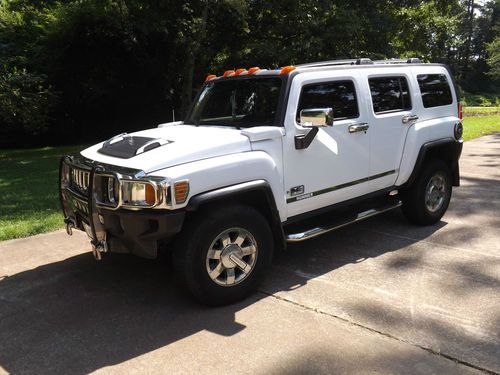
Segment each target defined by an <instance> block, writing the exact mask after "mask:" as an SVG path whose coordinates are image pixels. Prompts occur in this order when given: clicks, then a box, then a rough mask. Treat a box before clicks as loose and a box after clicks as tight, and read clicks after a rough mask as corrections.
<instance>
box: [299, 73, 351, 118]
mask: <svg viewBox="0 0 500 375" xmlns="http://www.w3.org/2000/svg"><path fill="white" fill-rule="evenodd" d="M311 108H333V116H334V118H335V119H337V120H341V119H348V118H356V117H358V102H357V100H356V91H355V90H354V83H353V82H352V81H337V82H328V83H315V84H312V85H306V86H304V87H303V88H302V93H301V95H300V101H299V108H298V110H297V122H298V121H299V120H300V111H301V110H303V109H311Z"/></svg>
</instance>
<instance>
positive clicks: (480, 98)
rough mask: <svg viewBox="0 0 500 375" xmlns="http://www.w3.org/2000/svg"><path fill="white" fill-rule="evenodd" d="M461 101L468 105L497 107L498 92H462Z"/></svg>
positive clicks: (498, 101) (499, 102) (498, 102)
mask: <svg viewBox="0 0 500 375" xmlns="http://www.w3.org/2000/svg"><path fill="white" fill-rule="evenodd" d="M461 103H462V105H463V106H469V107H498V106H500V95H499V94H486V93H482V94H470V93H466V92H464V93H462V95H461Z"/></svg>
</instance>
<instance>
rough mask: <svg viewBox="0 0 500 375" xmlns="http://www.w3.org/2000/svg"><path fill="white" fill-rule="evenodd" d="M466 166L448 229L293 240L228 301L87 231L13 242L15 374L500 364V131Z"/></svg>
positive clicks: (4, 265) (1, 262) (4, 368)
mask: <svg viewBox="0 0 500 375" xmlns="http://www.w3.org/2000/svg"><path fill="white" fill-rule="evenodd" d="M461 173H462V187H460V188H457V189H455V190H454V195H453V200H452V202H451V205H450V209H449V211H448V213H447V215H446V216H445V217H444V218H443V220H442V221H441V222H440V223H439V224H438V225H435V226H433V227H425V228H423V227H415V226H412V225H410V224H408V223H407V222H406V221H405V220H404V218H403V217H402V216H401V214H400V213H399V211H394V212H390V213H387V214H385V215H383V216H379V217H376V218H373V219H370V220H368V221H366V222H364V223H361V224H356V225H353V226H350V227H346V228H344V229H341V230H339V231H337V232H334V233H331V234H328V235H325V236H323V237H319V238H317V239H315V240H311V241H309V242H305V243H303V244H296V245H293V246H290V248H289V249H288V250H287V251H286V252H283V253H281V254H279V255H278V257H277V258H276V260H275V262H274V264H275V265H274V267H273V270H272V274H271V276H270V277H269V278H268V280H267V281H266V283H265V284H264V285H263V286H262V287H261V289H260V292H259V293H257V294H256V295H255V296H254V297H253V298H250V299H248V300H246V301H244V302H242V303H240V304H236V305H232V306H227V307H223V308H207V307H203V306H200V305H198V304H196V303H194V302H193V301H192V300H191V299H190V298H189V297H188V296H187V294H186V292H185V291H182V290H179V289H178V288H177V287H176V286H175V284H174V282H173V278H172V271H171V269H170V268H169V265H168V264H166V262H158V261H147V260H143V259H139V258H136V257H132V256H110V257H106V258H105V259H104V260H103V261H102V262H100V263H97V262H95V261H94V259H93V257H92V256H91V254H90V252H89V250H90V249H89V244H88V241H87V240H86V237H85V235H83V234H81V233H77V234H75V235H74V236H73V237H68V236H67V235H66V234H65V232H63V231H57V232H53V233H49V234H45V235H39V236H35V237H31V238H27V239H20V240H13V241H7V242H2V243H0V373H2V372H6V373H12V374H26V373H33V374H60V373H64V374H84V373H89V372H94V371H95V372H98V373H154V374H160V373H161V374H175V373H203V374H205V373H208V374H230V373H240V374H247V373H249V374H281V373H282V374H284V373H286V374H290V373H292V374H304V373H314V374H317V373H353V372H356V373H373V372H379V373H384V374H386V373H422V374H430V373H436V374H443V373H452V374H455V373H469V372H476V373H481V372H482V371H487V372H488V371H489V372H493V373H500V134H496V135H492V136H487V137H483V138H481V139H478V140H475V141H471V142H467V143H466V144H465V147H464V153H463V156H462V159H461Z"/></svg>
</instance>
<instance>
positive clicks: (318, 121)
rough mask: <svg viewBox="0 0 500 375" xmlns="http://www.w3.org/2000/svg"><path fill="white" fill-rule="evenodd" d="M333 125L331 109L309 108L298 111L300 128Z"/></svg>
mask: <svg viewBox="0 0 500 375" xmlns="http://www.w3.org/2000/svg"><path fill="white" fill-rule="evenodd" d="M332 125H333V108H311V109H303V110H302V111H300V126H302V127H304V128H322V127H324V126H332Z"/></svg>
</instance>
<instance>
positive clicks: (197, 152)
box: [81, 125, 250, 173]
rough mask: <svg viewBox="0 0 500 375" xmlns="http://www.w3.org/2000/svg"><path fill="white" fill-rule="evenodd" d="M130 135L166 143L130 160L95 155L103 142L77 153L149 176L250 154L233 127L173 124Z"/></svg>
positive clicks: (238, 132)
mask: <svg viewBox="0 0 500 375" xmlns="http://www.w3.org/2000/svg"><path fill="white" fill-rule="evenodd" d="M130 135H131V136H134V137H147V138H154V139H163V140H165V141H167V142H166V144H164V145H162V146H160V147H156V148H153V149H151V150H149V151H146V152H143V153H141V154H139V155H136V156H133V157H130V158H120V157H115V156H110V155H105V154H103V153H101V152H99V150H100V149H101V148H102V146H103V144H104V142H101V143H98V144H96V145H94V146H91V147H89V148H87V149H85V150H83V151H82V152H81V154H82V155H83V156H84V157H86V158H88V159H91V160H95V161H98V162H101V163H104V164H110V165H117V166H120V167H126V168H133V169H139V170H142V171H144V172H145V173H151V172H154V171H157V170H160V169H164V168H168V167H173V166H175V165H179V164H184V163H189V162H193V161H197V160H202V159H208V158H213V157H217V156H223V155H228V154H234V153H239V152H246V151H250V141H249V139H248V137H247V136H245V135H242V134H241V131H240V130H238V129H235V128H234V129H233V128H223V127H217V126H199V127H196V126H192V125H175V126H163V127H159V128H154V129H148V130H143V131H139V132H135V133H132V134H130Z"/></svg>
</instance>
